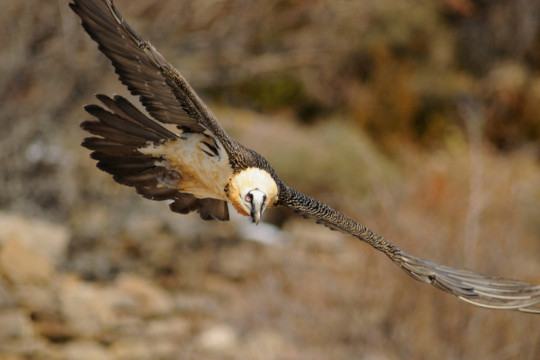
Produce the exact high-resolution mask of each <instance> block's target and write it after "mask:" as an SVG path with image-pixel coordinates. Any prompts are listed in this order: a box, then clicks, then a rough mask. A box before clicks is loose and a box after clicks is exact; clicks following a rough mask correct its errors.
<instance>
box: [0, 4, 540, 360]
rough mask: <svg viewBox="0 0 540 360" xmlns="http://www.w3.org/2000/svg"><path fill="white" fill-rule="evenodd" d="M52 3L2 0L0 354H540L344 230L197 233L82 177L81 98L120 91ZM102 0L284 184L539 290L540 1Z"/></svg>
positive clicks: (278, 221)
mask: <svg viewBox="0 0 540 360" xmlns="http://www.w3.org/2000/svg"><path fill="white" fill-rule="evenodd" d="M66 2H67V1H66V0H59V1H56V0H26V1H18V0H3V1H2V4H3V5H2V9H3V10H2V12H0V39H1V40H0V43H1V50H0V109H1V110H0V164H1V166H0V188H1V189H2V191H1V192H0V209H1V211H0V359H2V360H8V359H9V360H22V359H59V360H61V359H66V360H71V359H77V360H79V359H82V360H87V359H88V360H92V359H106V360H107V359H111V360H124V359H126V360H127V359H129V360H138V359H253V360H259V359H260V360H267V359H268V360H272V359H275V360H278V359H291V360H292V359H300V360H302V359H306V360H307V359H343V360H345V359H360V360H363V359H365V360H394V359H494V360H507V359H531V360H535V359H539V358H540V326H539V325H538V324H539V321H540V320H539V319H540V318H538V317H535V316H532V315H528V314H523V313H518V312H500V311H499V312H498V311H489V310H485V309H481V308H476V307H473V306H470V305H467V304H465V303H463V302H461V301H459V300H457V299H455V298H452V297H451V296H448V295H446V294H444V293H443V292H441V291H439V290H436V289H434V288H431V287H430V286H427V285H423V284H420V283H417V282H415V281H414V280H413V279H411V278H409V277H408V276H406V275H405V274H404V273H402V272H401V271H400V270H399V269H398V268H397V267H396V266H395V265H393V264H392V263H391V262H390V261H389V260H388V259H387V258H386V257H385V256H384V255H382V254H379V253H377V252H376V251H374V250H373V249H371V248H370V247H368V246H367V245H365V244H362V243H360V242H359V241H358V240H355V239H354V238H352V237H347V236H344V235H341V234H337V233H334V232H331V231H329V230H328V229H325V228H322V227H318V226H316V225H314V224H312V223H310V222H306V221H303V220H301V219H299V218H298V217H296V216H294V215H293V214H291V213H289V212H286V211H281V210H274V211H268V212H267V214H266V218H265V219H264V220H265V222H266V223H265V224H260V225H259V227H255V226H253V225H252V224H250V223H249V221H248V220H247V219H245V218H242V219H238V218H237V217H233V218H232V219H231V221H230V222H228V223H206V222H202V221H201V220H200V219H199V217H198V216H197V215H195V214H192V215H189V216H181V215H178V214H173V213H171V212H169V210H168V206H167V204H164V203H160V202H152V201H148V200H144V199H142V198H141V197H139V196H137V195H136V194H135V192H134V191H133V189H131V188H127V187H122V186H120V185H118V184H116V183H115V182H114V181H113V180H112V179H111V178H110V176H108V175H107V174H105V173H103V172H101V171H99V170H98V169H96V168H95V162H94V161H92V160H91V159H90V158H89V151H87V150H86V149H83V148H82V147H80V146H79V144H80V142H81V141H82V139H83V138H84V137H85V136H86V134H85V133H84V132H83V131H81V130H80V129H79V126H78V125H79V123H81V122H82V121H83V120H86V119H89V118H90V116H89V115H87V114H86V113H85V112H84V111H83V109H82V106H83V105H85V104H88V103H94V102H96V100H95V98H94V97H93V94H94V93H98V92H100V93H105V94H108V95H112V94H113V93H119V94H122V95H125V96H127V95H128V93H127V92H126V90H125V89H124V87H123V86H122V85H121V84H120V83H119V81H118V80H117V76H116V74H114V72H113V68H112V66H111V65H110V63H109V61H108V60H107V59H106V58H105V56H103V55H102V54H101V53H100V52H99V51H98V50H97V46H96V44H95V43H94V42H92V41H91V39H90V38H89V36H88V35H87V34H86V33H84V31H83V29H82V27H81V26H80V23H79V19H78V18H77V17H76V16H75V15H74V14H73V13H72V12H71V11H70V10H69V8H68V7H67V4H66ZM115 3H116V5H117V7H118V8H119V10H120V12H121V13H122V14H123V16H124V17H125V18H126V19H127V21H128V22H129V23H130V24H131V25H132V26H133V27H134V28H135V29H136V31H138V32H139V33H140V34H141V35H142V36H143V37H145V38H146V39H149V40H150V41H151V42H152V44H153V45H154V46H156V47H157V49H158V50H159V51H160V52H161V53H162V54H163V55H164V56H165V57H166V58H167V59H168V60H169V61H170V62H171V63H172V64H173V65H174V66H176V67H177V68H178V69H179V70H180V71H181V72H182V73H183V75H184V76H185V77H186V79H187V80H188V81H189V82H190V83H191V85H192V86H193V87H194V88H195V89H196V90H197V91H198V93H199V94H200V95H201V96H202V97H203V99H204V100H205V101H206V102H207V103H208V104H209V105H210V107H211V108H212V109H213V111H214V113H215V114H216V116H217V117H218V119H220V121H221V123H222V124H223V126H224V127H225V129H227V132H228V133H229V135H231V136H233V137H234V138H236V139H237V140H238V141H240V142H241V143H243V144H244V145H246V146H248V147H250V148H254V149H256V150H257V151H258V152H259V153H261V154H262V155H263V156H265V157H266V158H267V159H268V160H269V161H270V163H271V164H273V166H274V167H275V169H276V171H277V173H278V174H279V175H280V177H281V178H282V179H283V180H284V181H285V182H286V183H287V184H288V185H290V186H292V187H294V188H296V189H298V190H299V191H301V192H304V193H306V194H308V195H311V196H314V197H317V198H319V199H320V200H322V201H324V202H326V203H327V204H329V205H331V206H332V207H334V208H336V209H338V210H340V211H342V212H343V213H345V214H347V215H348V216H350V217H352V218H354V219H357V220H358V221H360V222H361V223H362V224H364V225H366V226H368V227H369V228H371V229H373V230H374V231H377V232H379V233H380V234H382V235H383V236H385V237H386V238H388V239H390V240H391V241H392V242H394V243H395V244H396V245H397V246H399V247H400V248H402V249H404V250H405V251H407V252H409V253H411V254H414V255H416V256H419V257H421V258H424V259H428V260H430V261H434V262H436V263H440V264H445V265H450V266H453V267H457V268H464V267H465V268H469V269H473V270H475V271H479V272H483V273H488V274H492V275H496V276H503V277H511V278H518V279H522V280H525V281H528V282H531V283H535V284H540V185H539V184H540V167H539V160H540V158H539V157H540V151H539V150H540V148H539V145H540V142H539V138H540V72H539V70H540V31H539V30H540V0H439V1H432V0H429V1H428V0H401V1H390V0H348V1H345V0H339V1H336V0H318V1H307V0H306V1H304V0H257V1H254V0H252V1H249V0H169V1H164V0H131V1H128V0H117V1H115ZM131 99H134V98H131Z"/></svg>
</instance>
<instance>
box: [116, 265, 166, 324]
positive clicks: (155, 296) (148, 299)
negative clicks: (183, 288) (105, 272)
mask: <svg viewBox="0 0 540 360" xmlns="http://www.w3.org/2000/svg"><path fill="white" fill-rule="evenodd" d="M116 283H117V285H118V288H119V289H120V290H122V291H125V292H126V293H128V294H130V295H132V296H134V297H135V298H136V299H137V303H138V308H139V311H140V314H142V315H145V316H162V315H168V314H170V313H171V312H172V311H173V310H174V302H173V300H172V297H171V295H169V293H168V292H166V291H165V290H163V289H161V288H159V287H157V286H156V285H154V284H153V283H151V282H150V281H148V280H146V279H143V278H140V277H137V276H134V275H127V274H124V275H121V276H119V277H118V279H117V281H116Z"/></svg>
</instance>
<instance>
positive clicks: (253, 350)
mask: <svg viewBox="0 0 540 360" xmlns="http://www.w3.org/2000/svg"><path fill="white" fill-rule="evenodd" d="M286 347H287V343H286V341H285V339H284V338H283V336H282V335H281V334H280V333H278V332H277V331H272V330H263V331H258V332H256V333H254V334H252V335H250V336H249V337H248V339H247V340H246V344H245V349H246V352H247V354H249V358H250V359H252V360H272V359H280V358H281V357H282V355H281V354H282V353H283V352H284V350H285V349H286Z"/></svg>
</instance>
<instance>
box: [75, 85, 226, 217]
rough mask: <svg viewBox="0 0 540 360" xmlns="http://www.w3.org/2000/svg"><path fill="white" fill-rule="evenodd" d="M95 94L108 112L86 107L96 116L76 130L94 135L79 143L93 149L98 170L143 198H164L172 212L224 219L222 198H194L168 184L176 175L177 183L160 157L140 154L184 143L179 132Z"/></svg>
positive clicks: (126, 104) (121, 100)
mask: <svg viewBox="0 0 540 360" xmlns="http://www.w3.org/2000/svg"><path fill="white" fill-rule="evenodd" d="M97 98H98V99H99V100H100V101H101V102H102V103H103V105H105V106H106V107H107V108H108V109H109V110H110V111H107V110H106V109H104V108H102V107H100V106H97V105H88V106H85V109H86V111H87V112H88V113H89V114H90V115H92V116H93V117H95V118H96V120H92V121H85V122H83V123H82V124H81V128H83V129H84V130H86V131H88V132H89V133H91V134H93V135H96V136H94V137H88V138H86V139H84V141H83V143H82V146H84V147H86V148H87V149H90V150H93V152H92V154H91V157H92V158H93V159H94V160H97V161H98V163H97V167H98V168H99V169H101V170H103V171H105V172H107V173H109V174H111V175H113V179H114V180H115V181H116V182H117V183H119V184H122V185H126V186H131V187H134V188H135V189H136V190H137V193H138V194H139V195H142V196H143V197H145V198H147V199H151V200H167V201H169V204H170V205H169V206H170V208H171V210H172V211H174V212H177V213H180V214H189V213H190V212H193V211H196V212H198V213H199V214H200V216H201V218H202V219H203V220H213V219H215V220H220V221H226V220H229V210H228V208H227V203H226V202H225V201H223V200H218V199H212V198H205V199H198V198H196V197H195V196H193V195H192V194H190V193H186V192H181V191H180V190H179V189H178V187H177V186H168V185H167V184H168V183H170V182H171V180H170V179H169V178H170V177H175V176H176V178H175V179H173V180H176V181H177V182H181V180H182V179H181V177H180V176H179V174H178V173H177V172H176V171H174V168H171V167H170V166H169V164H168V163H167V161H163V160H164V159H163V158H161V157H159V156H157V157H156V156H154V155H149V154H144V153H142V152H141V150H142V149H145V148H146V147H148V145H149V144H162V143H173V142H175V141H183V140H182V139H181V138H179V137H178V135H176V134H173V133H172V132H170V131H169V130H167V129H165V128H164V127H163V126H161V125H159V124H158V123H156V122H154V121H153V120H152V119H150V118H148V117H146V115H144V114H143V113H142V112H140V111H139V110H137V108H136V107H135V106H133V105H132V104H131V103H129V101H127V100H126V99H124V98H123V97H121V96H118V95H116V96H115V97H114V98H113V99H111V98H109V97H107V96H105V95H101V94H100V95H97ZM210 155H213V154H210ZM216 156H218V155H217V154H216Z"/></svg>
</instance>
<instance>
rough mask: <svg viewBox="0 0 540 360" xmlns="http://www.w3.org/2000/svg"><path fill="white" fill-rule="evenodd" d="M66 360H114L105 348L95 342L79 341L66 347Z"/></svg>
mask: <svg viewBox="0 0 540 360" xmlns="http://www.w3.org/2000/svg"><path fill="white" fill-rule="evenodd" d="M64 356H65V358H66V360H112V359H113V358H112V357H111V355H110V354H109V353H108V352H107V349H105V348H104V347H103V346H101V345H99V344H98V343H96V342H93V341H79V342H73V343H69V344H68V345H66V347H65V348H64Z"/></svg>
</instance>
